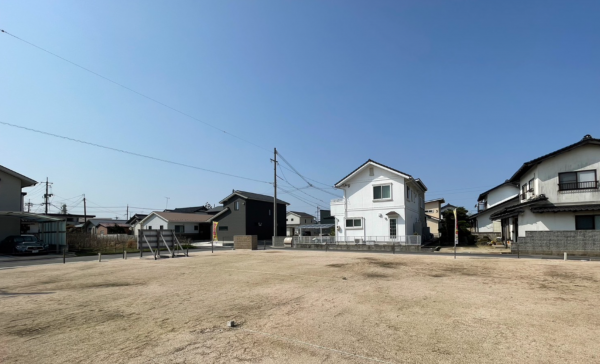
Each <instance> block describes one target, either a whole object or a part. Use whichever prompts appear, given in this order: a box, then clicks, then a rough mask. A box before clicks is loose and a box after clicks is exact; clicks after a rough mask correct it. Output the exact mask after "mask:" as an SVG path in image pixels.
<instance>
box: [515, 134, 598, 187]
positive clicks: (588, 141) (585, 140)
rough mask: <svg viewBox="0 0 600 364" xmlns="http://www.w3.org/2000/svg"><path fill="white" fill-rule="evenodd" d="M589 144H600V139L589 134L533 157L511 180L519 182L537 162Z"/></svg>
mask: <svg viewBox="0 0 600 364" xmlns="http://www.w3.org/2000/svg"><path fill="white" fill-rule="evenodd" d="M587 144H595V145H600V139H594V138H592V136H591V135H589V134H587V135H586V136H584V137H583V139H581V140H580V141H578V142H577V143H574V144H571V145H569V146H566V147H564V148H562V149H559V150H557V151H554V152H552V153H549V154H546V155H543V156H541V157H539V158H536V159H533V160H531V161H529V162H526V163H523V165H522V166H521V168H519V170H518V171H517V172H515V174H514V175H513V176H512V177H511V178H510V181H511V182H517V183H518V182H519V180H520V178H521V176H523V175H524V174H525V173H526V172H527V171H528V170H529V169H531V167H533V166H535V165H536V164H540V163H542V162H543V161H545V160H547V159H550V158H552V157H556V156H557V155H560V154H562V153H565V152H568V151H571V150H573V149H575V148H579V147H581V146H583V145H587Z"/></svg>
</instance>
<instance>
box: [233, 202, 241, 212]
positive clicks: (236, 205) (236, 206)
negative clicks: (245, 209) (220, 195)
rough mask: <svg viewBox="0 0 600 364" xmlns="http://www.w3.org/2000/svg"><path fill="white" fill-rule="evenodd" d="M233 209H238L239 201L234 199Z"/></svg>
mask: <svg viewBox="0 0 600 364" xmlns="http://www.w3.org/2000/svg"><path fill="white" fill-rule="evenodd" d="M233 209H234V210H235V211H238V210H239V209H240V201H235V202H234V203H233Z"/></svg>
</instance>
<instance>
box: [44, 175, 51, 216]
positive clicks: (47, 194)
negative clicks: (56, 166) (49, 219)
mask: <svg viewBox="0 0 600 364" xmlns="http://www.w3.org/2000/svg"><path fill="white" fill-rule="evenodd" d="M51 184H52V183H48V177H46V193H45V194H44V201H45V202H44V205H46V215H48V205H49V204H50V203H49V202H48V199H49V198H50V197H52V196H53V195H52V194H51V193H50V194H49V193H48V185H51Z"/></svg>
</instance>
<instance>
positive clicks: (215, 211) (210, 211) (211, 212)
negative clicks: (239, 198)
mask: <svg viewBox="0 0 600 364" xmlns="http://www.w3.org/2000/svg"><path fill="white" fill-rule="evenodd" d="M223 209H224V207H223V206H215V207H213V208H211V209H208V210H207V211H206V213H207V214H209V215H216V214H218V213H219V212H221V211H223Z"/></svg>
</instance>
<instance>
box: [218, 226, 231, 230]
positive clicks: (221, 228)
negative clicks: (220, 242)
mask: <svg viewBox="0 0 600 364" xmlns="http://www.w3.org/2000/svg"><path fill="white" fill-rule="evenodd" d="M218 231H229V226H227V225H225V226H223V225H221V226H219V227H218Z"/></svg>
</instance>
